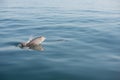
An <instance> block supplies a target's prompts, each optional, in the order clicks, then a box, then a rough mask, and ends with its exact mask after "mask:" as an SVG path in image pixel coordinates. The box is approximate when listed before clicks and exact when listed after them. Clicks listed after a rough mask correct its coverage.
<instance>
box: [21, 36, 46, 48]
mask: <svg viewBox="0 0 120 80" xmlns="http://www.w3.org/2000/svg"><path fill="white" fill-rule="evenodd" d="M45 39H46V38H45V37H44V36H40V37H36V38H34V39H31V40H29V41H27V42H21V43H20V44H19V47H20V48H24V47H27V48H30V49H31V48H32V49H39V50H43V48H42V46H41V45H40V44H41V43H42V42H43V41H45Z"/></svg>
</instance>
